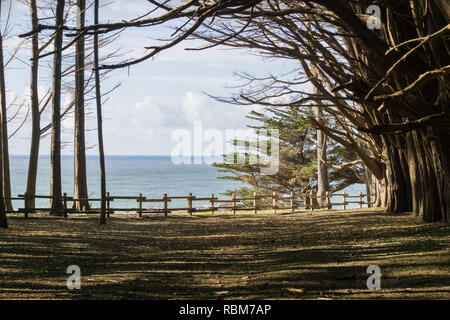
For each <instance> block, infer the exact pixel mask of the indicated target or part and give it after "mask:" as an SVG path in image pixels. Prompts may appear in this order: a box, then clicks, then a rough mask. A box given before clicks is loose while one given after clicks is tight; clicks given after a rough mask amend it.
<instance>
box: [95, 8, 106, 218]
mask: <svg viewBox="0 0 450 320" xmlns="http://www.w3.org/2000/svg"><path fill="white" fill-rule="evenodd" d="M94 10H95V12H94V24H98V10H99V0H95V3H94ZM98 64H99V55H98V34H97V33H96V34H95V35H94V69H95V70H94V72H95V98H96V105H97V132H98V153H99V159H100V188H101V190H100V192H101V212H100V224H105V223H106V168H105V151H104V146H103V120H102V100H101V99H102V97H101V91H100V73H99V70H98Z"/></svg>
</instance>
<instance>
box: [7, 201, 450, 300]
mask: <svg viewBox="0 0 450 320" xmlns="http://www.w3.org/2000/svg"><path fill="white" fill-rule="evenodd" d="M9 224H10V229H8V230H0V299H416V298H420V299H449V298H450V233H449V226H448V225H447V224H444V223H438V224H422V223H420V221H419V220H418V218H416V217H414V216H412V215H410V214H402V215H389V214H386V213H384V212H382V211H380V210H373V209H361V210H351V211H347V212H343V211H333V212H313V213H310V212H308V213H294V214H277V215H273V214H265V215H247V214H242V215H236V216H232V215H226V214H222V215H216V216H213V217H212V216H204V215H203V216H194V217H190V216H187V215H182V216H173V215H172V216H169V217H168V218H164V217H161V216H146V217H144V218H143V219H139V218H138V217H136V215H115V216H113V217H111V218H110V219H109V220H108V223H107V225H106V226H102V227H100V226H99V225H98V219H97V217H96V216H95V217H94V216H89V217H87V216H76V217H73V216H72V217H70V218H69V219H68V220H64V219H61V218H54V217H49V216H45V215H38V216H36V215H34V216H33V217H31V218H29V219H28V220H25V219H24V218H23V217H22V216H12V217H10V219H9ZM373 264H375V265H378V266H379V267H380V268H381V273H382V276H381V289H380V290H368V289H367V287H366V281H367V278H368V277H369V276H370V274H368V273H366V271H367V267H368V266H369V265H373ZM69 265H78V266H79V267H80V268H81V290H68V289H67V286H66V281H67V277H68V276H69V275H68V274H66V268H67V267H68V266H69Z"/></svg>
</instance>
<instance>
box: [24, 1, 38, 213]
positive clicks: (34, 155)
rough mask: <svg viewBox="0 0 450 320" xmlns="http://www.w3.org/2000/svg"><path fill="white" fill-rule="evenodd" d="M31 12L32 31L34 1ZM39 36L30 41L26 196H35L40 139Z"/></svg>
mask: <svg viewBox="0 0 450 320" xmlns="http://www.w3.org/2000/svg"><path fill="white" fill-rule="evenodd" d="M30 11H31V25H32V28H33V29H36V28H37V27H38V16H37V7H36V0H31V1H30ZM38 37H39V35H38V33H36V34H34V35H33V39H32V49H31V50H32V60H31V84H30V100H31V115H32V129H31V148H30V159H29V163H28V176H27V195H28V196H34V195H36V178H37V169H38V160H39V144H40V138H41V133H40V131H41V116H40V112H39V96H38V94H39V93H38V70H39V60H38V59H37V58H38V56H39V38H38ZM25 206H26V208H34V207H35V199H34V198H29V199H28V200H27V201H26V204H25Z"/></svg>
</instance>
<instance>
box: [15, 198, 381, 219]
mask: <svg viewBox="0 0 450 320" xmlns="http://www.w3.org/2000/svg"><path fill="white" fill-rule="evenodd" d="M335 196H340V197H342V199H343V201H342V202H339V203H336V202H331V198H332V197H335ZM372 197H375V195H374V194H363V193H361V192H360V193H359V194H358V195H349V194H347V193H345V192H344V193H330V192H327V193H326V195H325V196H317V195H315V194H314V193H313V192H312V191H311V192H310V193H305V194H294V193H293V192H291V193H290V195H279V194H277V193H276V192H273V193H272V194H258V193H256V192H254V193H253V196H252V197H249V196H247V197H241V198H238V197H236V194H235V193H233V194H232V196H231V199H223V200H220V199H219V198H217V197H216V196H214V194H213V193H212V194H211V196H210V197H196V196H193V195H192V193H189V195H187V196H168V195H167V194H164V195H163V197H162V198H147V197H144V196H143V195H142V193H139V194H138V195H137V196H111V195H110V194H109V192H108V193H107V194H106V198H105V200H106V213H107V216H108V217H109V216H110V214H113V213H115V212H136V213H137V214H138V215H139V217H142V216H143V214H144V213H163V214H164V215H165V216H167V215H168V214H169V213H171V212H178V211H184V212H187V213H189V214H190V215H193V214H194V213H195V212H211V214H214V212H216V211H219V210H228V211H231V212H232V213H233V214H236V212H237V211H253V212H254V213H255V214H257V213H258V211H261V210H273V213H277V211H278V210H290V211H291V212H295V211H296V210H298V209H300V208H303V209H304V210H310V211H313V210H315V209H328V210H331V209H332V208H333V206H342V207H343V209H344V210H346V209H347V206H348V205H349V204H359V207H360V208H362V207H363V205H365V204H366V205H370V204H373V203H374V201H365V200H364V199H367V200H369V199H371V198H372ZM32 199H49V200H54V201H55V200H61V202H62V207H57V208H55V207H54V208H29V207H28V200H32ZM175 199H177V200H186V202H187V207H179V208H171V207H169V203H171V202H172V200H175ZM262 199H265V200H266V202H265V203H263V202H262V201H261V200H262ZM317 199H324V200H325V201H324V202H325V204H324V205H319V204H318V202H317V201H314V200H317ZM348 199H358V200H359V201H348ZM11 200H23V201H24V204H25V205H24V208H19V209H18V210H17V211H14V213H24V214H25V217H26V218H27V217H28V214H30V213H35V212H42V211H49V212H53V213H57V214H61V215H63V216H64V217H66V218H67V216H68V214H74V213H84V214H93V213H100V209H99V208H92V209H89V210H77V209H73V208H70V207H69V206H68V202H72V203H74V202H77V201H86V200H88V201H90V202H100V201H101V199H100V198H87V199H86V198H74V197H69V196H67V193H64V194H63V196H62V197H52V196H44V195H33V196H31V195H27V194H21V195H18V197H17V198H11ZM114 200H135V201H136V203H137V208H113V207H112V206H111V204H112V202H114ZM268 200H269V201H268ZM270 200H271V201H270ZM196 201H203V202H205V201H209V206H208V207H206V208H205V207H199V208H196V207H195V206H194V203H195V202H196ZM146 203H162V204H163V207H162V208H152V207H145V205H144V204H146ZM10 213H11V212H10Z"/></svg>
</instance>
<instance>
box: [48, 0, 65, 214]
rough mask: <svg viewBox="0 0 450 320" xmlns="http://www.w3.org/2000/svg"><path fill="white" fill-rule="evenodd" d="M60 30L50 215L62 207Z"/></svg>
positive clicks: (59, 14)
mask: <svg viewBox="0 0 450 320" xmlns="http://www.w3.org/2000/svg"><path fill="white" fill-rule="evenodd" d="M64 5H65V0H57V3H56V17H55V25H56V26H57V27H59V28H60V27H62V25H63V19H64ZM62 37H63V32H62V29H61V28H60V29H58V30H57V31H56V34H55V45H54V51H55V53H54V56H53V92H52V136H51V155H50V157H51V160H50V193H51V194H50V195H51V196H52V197H53V198H52V200H51V207H52V214H53V215H57V214H60V209H61V208H62V207H63V205H62V199H61V198H62V182H61V56H62V53H61V49H62Z"/></svg>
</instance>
